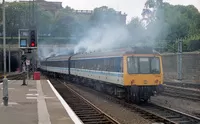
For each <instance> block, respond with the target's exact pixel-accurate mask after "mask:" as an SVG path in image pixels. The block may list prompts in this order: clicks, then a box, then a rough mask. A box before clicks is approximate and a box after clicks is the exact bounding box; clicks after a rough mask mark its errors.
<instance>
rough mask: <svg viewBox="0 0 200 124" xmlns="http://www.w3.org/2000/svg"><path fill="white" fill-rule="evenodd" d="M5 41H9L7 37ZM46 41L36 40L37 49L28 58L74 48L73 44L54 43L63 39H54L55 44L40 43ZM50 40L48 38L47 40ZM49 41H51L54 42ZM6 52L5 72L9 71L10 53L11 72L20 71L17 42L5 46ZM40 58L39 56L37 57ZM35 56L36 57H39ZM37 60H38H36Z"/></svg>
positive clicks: (0, 52)
mask: <svg viewBox="0 0 200 124" xmlns="http://www.w3.org/2000/svg"><path fill="white" fill-rule="evenodd" d="M7 39H10V38H9V37H7ZM42 39H43V40H45V41H46V40H48V39H45V38H40V40H38V41H39V42H38V43H39V44H38V49H37V50H36V51H34V52H35V53H29V56H35V55H38V54H43V56H45V55H47V53H49V51H51V54H53V53H54V52H55V53H59V52H61V51H68V50H71V49H73V48H74V46H75V44H66V43H60V42H56V40H57V39H64V38H54V39H56V40H55V42H51V43H48V44H47V42H46V44H45V43H41V44H40V41H41V40H42ZM49 39H50V38H49ZM54 39H51V40H54ZM6 52H7V54H6V55H7V57H6V58H7V59H6V63H7V64H6V65H7V71H8V70H9V53H10V60H11V61H10V62H11V63H10V66H11V67H10V68H11V71H12V72H13V71H17V70H18V69H19V70H21V69H22V64H21V63H22V60H21V56H22V53H23V51H22V50H21V49H20V48H19V44H18V42H14V44H6ZM39 56H40V55H39ZM39 56H37V57H39ZM0 58H2V59H0V72H3V44H0ZM37 60H38V58H37Z"/></svg>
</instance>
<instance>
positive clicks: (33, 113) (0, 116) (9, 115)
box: [0, 80, 81, 124]
mask: <svg viewBox="0 0 200 124" xmlns="http://www.w3.org/2000/svg"><path fill="white" fill-rule="evenodd" d="M21 84H22V81H16V80H11V81H9V105H8V106H7V107H6V106H4V105H3V101H2V94H3V93H2V92H3V90H2V87H3V85H2V84H1V85H0V103H1V104H0V123H1V124H74V123H81V122H77V121H76V122H75V121H74V120H77V119H72V116H70V114H71V113H70V114H68V113H69V112H67V110H66V107H65V106H64V105H63V103H62V101H61V100H60V99H59V98H58V96H57V95H56V94H55V91H54V90H55V89H54V90H53V88H52V86H51V85H50V84H49V81H47V80H39V81H34V80H29V81H28V85H27V86H21ZM68 111H69V110H68ZM72 114H74V113H72ZM73 116H74V115H73Z"/></svg>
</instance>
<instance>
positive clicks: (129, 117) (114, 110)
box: [69, 84, 152, 124]
mask: <svg viewBox="0 0 200 124" xmlns="http://www.w3.org/2000/svg"><path fill="white" fill-rule="evenodd" d="M69 86H70V87H72V88H73V89H74V90H76V91H77V92H78V93H80V94H81V95H82V96H84V97H85V98H86V99H87V100H89V101H90V102H91V103H93V104H94V105H95V106H97V107H98V108H100V109H101V110H102V111H104V112H105V113H106V114H108V115H110V116H111V117H113V118H115V119H116V120H117V121H119V122H120V123H121V124H151V123H152V122H150V121H149V120H146V119H144V118H142V117H141V116H140V115H139V114H137V113H135V112H133V111H131V110H130V109H127V108H126V107H123V106H121V105H120V104H117V103H114V102H112V101H109V100H106V99H105V98H102V97H100V96H98V95H96V94H97V93H95V91H93V92H92V93H91V92H89V91H88V88H87V90H84V89H86V88H83V87H81V86H77V85H76V86H75V85H71V84H69Z"/></svg>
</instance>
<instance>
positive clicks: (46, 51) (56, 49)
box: [38, 44, 73, 60]
mask: <svg viewBox="0 0 200 124" xmlns="http://www.w3.org/2000/svg"><path fill="white" fill-rule="evenodd" d="M71 53H73V47H72V46H70V47H67V46H66V45H64V44H63V46H62V47H61V46H60V45H44V44H40V45H39V48H38V55H39V59H40V60H44V59H46V58H48V57H51V56H58V55H69V54H71Z"/></svg>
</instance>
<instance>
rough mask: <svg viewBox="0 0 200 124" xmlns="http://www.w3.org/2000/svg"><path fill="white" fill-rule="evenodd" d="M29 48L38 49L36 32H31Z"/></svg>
mask: <svg viewBox="0 0 200 124" xmlns="http://www.w3.org/2000/svg"><path fill="white" fill-rule="evenodd" d="M29 47H31V48H32V47H37V34H36V30H30V43H29Z"/></svg>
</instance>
